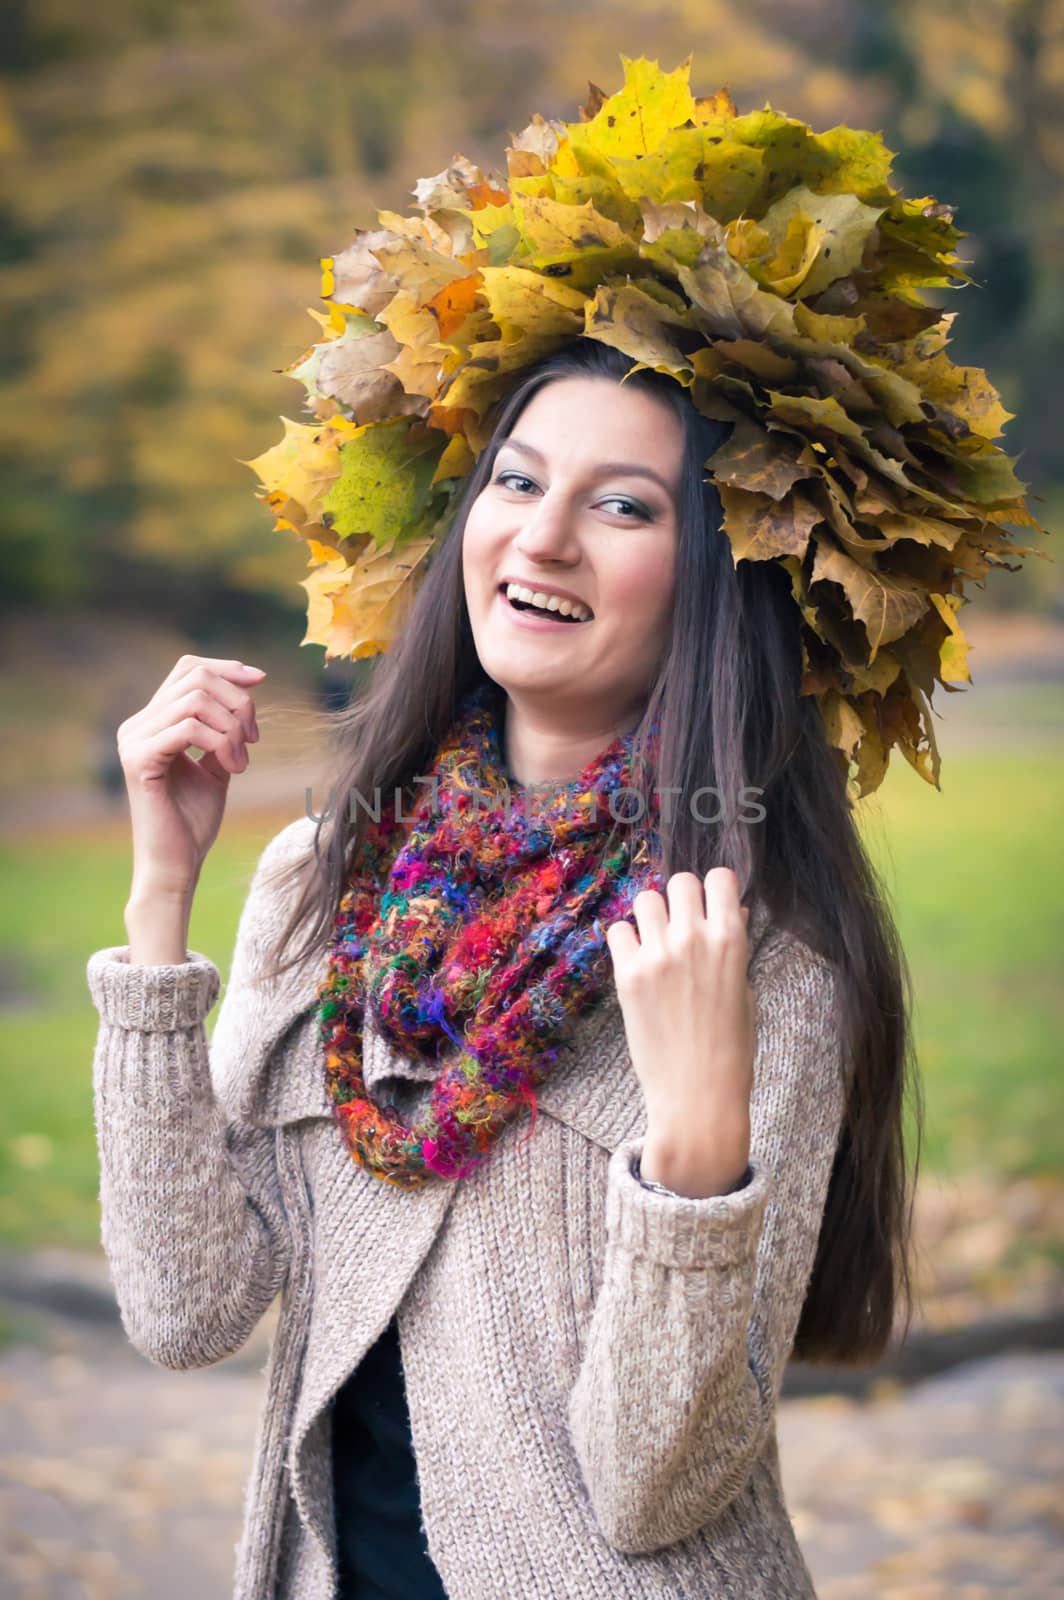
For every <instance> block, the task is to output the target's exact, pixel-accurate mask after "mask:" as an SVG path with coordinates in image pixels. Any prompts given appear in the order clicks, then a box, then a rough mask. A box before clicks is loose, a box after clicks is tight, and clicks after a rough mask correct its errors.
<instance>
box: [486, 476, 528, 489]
mask: <svg viewBox="0 0 1064 1600" xmlns="http://www.w3.org/2000/svg"><path fill="white" fill-rule="evenodd" d="M509 478H516V479H517V480H518V482H519V483H531V484H532V487H533V489H534V488H535V487H536V486H535V483H533V481H532V479H531V478H526V477H525V475H524V473H523V472H500V473H499V475H498V477H496V478H495V479H494V482H495V483H502V484H505V483H506V482H507V479H509Z"/></svg>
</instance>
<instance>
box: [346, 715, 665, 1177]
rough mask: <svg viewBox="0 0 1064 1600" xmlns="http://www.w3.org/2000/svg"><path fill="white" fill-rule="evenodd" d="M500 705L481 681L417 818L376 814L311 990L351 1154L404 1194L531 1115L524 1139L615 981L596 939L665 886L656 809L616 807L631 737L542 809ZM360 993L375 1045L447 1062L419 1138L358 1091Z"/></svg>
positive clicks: (455, 1169)
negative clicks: (544, 1086) (511, 754)
mask: <svg viewBox="0 0 1064 1600" xmlns="http://www.w3.org/2000/svg"><path fill="white" fill-rule="evenodd" d="M492 702H493V691H492V689H491V686H489V685H480V686H478V687H477V688H476V689H474V690H473V691H472V692H471V693H470V694H469V695H468V696H467V697H466V698H465V699H464V700H463V701H462V703H461V705H460V706H459V711H458V716H457V718H456V721H455V723H454V726H453V727H452V729H451V731H450V733H449V734H448V735H447V737H446V738H445V739H444V741H443V743H442V744H441V746H440V749H439V752H438V754H437V758H436V762H435V766H434V778H435V782H434V783H433V784H432V785H430V786H429V790H428V793H426V794H425V796H424V797H423V799H422V801H421V803H420V804H419V805H417V806H416V808H415V809H414V811H413V817H412V821H411V819H410V818H406V817H403V815H402V811H401V808H400V811H399V813H398V814H397V812H396V808H395V805H394V804H392V806H391V808H390V809H389V808H388V807H386V806H385V805H384V804H383V803H382V805H381V807H380V819H379V820H376V819H375V818H374V817H373V816H371V817H370V819H369V823H368V828H367V832H366V836H365V838H364V840H363V843H362V847H361V849H360V851H359V854H358V857H357V860H356V863H355V866H354V868H353V870H352V874H351V876H350V878H349V881H348V887H347V889H346V892H345V894H344V896H343V899H342V900H341V902H340V907H339V910H338V913H337V916H336V922H335V927H334V932H333V941H332V948H331V952H330V965H329V972H328V976H327V977H326V978H325V980H324V981H323V982H322V984H321V986H320V989H319V996H320V999H321V1002H322V1005H321V1028H322V1035H323V1038H324V1043H325V1076H326V1086H327V1089H328V1094H329V1098H330V1100H331V1102H332V1105H333V1109H334V1112H335V1114H336V1118H337V1121H338V1122H339V1125H340V1128H341V1131H342V1133H343V1138H344V1141H345V1143H346V1145H347V1147H348V1150H349V1151H350V1153H351V1155H352V1157H353V1158H354V1159H355V1160H356V1161H358V1162H360V1163H361V1164H362V1165H363V1166H364V1167H366V1168H367V1169H368V1170H369V1171H370V1172H372V1173H373V1174H374V1175H375V1176H377V1177H380V1178H384V1179H385V1180H387V1181H388V1182H391V1183H395V1184H398V1185H401V1186H403V1187H406V1188H412V1187H415V1186H417V1185H418V1184H421V1183H423V1182H425V1181H426V1180H427V1179H430V1178H431V1177H433V1176H437V1177H440V1178H447V1179H451V1180H454V1179H458V1178H462V1177H464V1176H465V1175H466V1174H467V1173H468V1172H470V1171H471V1170H472V1168H473V1167H474V1166H476V1165H477V1164H478V1163H479V1162H480V1161H482V1160H483V1159H484V1157H485V1156H486V1155H487V1154H488V1153H489V1152H490V1150H491V1148H492V1146H493V1144H494V1142H495V1140H496V1139H497V1138H498V1136H499V1134H500V1133H501V1132H502V1129H503V1128H504V1127H505V1126H506V1124H507V1123H508V1122H510V1121H511V1119H512V1118H513V1117H514V1116H516V1115H517V1114H518V1113H519V1112H520V1111H521V1110H522V1108H523V1107H525V1106H528V1107H529V1108H530V1110H531V1113H532V1128H530V1130H529V1137H530V1136H531V1132H532V1129H534V1127H535V1118H536V1097H535V1087H536V1085H537V1084H539V1083H541V1082H542V1081H543V1079H544V1078H545V1077H546V1076H547V1074H548V1073H549V1072H550V1070H551V1068H552V1066H553V1065H554V1064H555V1063H556V1062H557V1060H558V1058H559V1055H560V1054H561V1052H562V1050H563V1049H565V1048H566V1031H567V1025H568V1024H569V1022H570V1020H571V1019H572V1018H574V1017H575V1016H576V1015H578V1014H579V1013H580V1012H582V1011H585V1010H587V1009H588V1008H589V1007H590V1006H591V1005H592V1004H593V1003H594V1001H595V1000H596V998H597V997H598V996H599V995H600V993H601V992H602V990H603V988H604V986H605V984H606V983H607V982H608V981H609V978H610V972H611V961H610V953H609V949H608V947H607V945H606V928H607V927H608V926H609V924H610V923H611V922H614V921H617V920H618V919H619V918H621V917H623V916H625V915H626V914H627V913H628V912H629V911H630V908H631V903H632V900H633V899H634V898H635V895H636V894H637V893H638V892H639V890H640V889H642V888H646V887H657V888H660V887H661V883H662V880H661V875H660V873H658V872H657V871H656V869H655V868H654V867H653V866H652V862H653V861H654V860H655V859H656V849H655V846H656V843H657V838H656V829H657V825H658V820H659V819H658V813H657V805H656V796H655V797H654V798H653V802H652V805H651V809H650V810H649V811H648V813H647V814H646V815H645V816H643V817H640V818H638V820H635V819H636V817H637V812H638V806H637V804H636V802H635V801H634V800H633V799H632V798H630V797H629V794H627V793H622V791H631V789H632V781H633V770H632V745H633V735H631V734H627V735H624V736H622V737H619V738H618V739H616V740H615V741H614V743H613V744H611V745H610V746H609V747H608V748H607V749H606V750H603V751H602V752H601V753H600V754H599V755H598V756H596V757H595V759H594V760H592V761H590V762H589V763H588V765H587V766H586V767H585V768H584V770H583V771H582V772H581V773H580V774H579V776H578V777H577V778H576V779H574V780H573V781H572V782H570V783H567V784H553V785H550V786H549V787H548V791H547V793H546V795H545V796H544V797H543V798H542V799H541V798H539V796H538V795H537V793H536V791H534V790H532V789H528V790H526V789H523V788H522V787H521V786H519V785H516V784H515V783H513V781H512V780H510V779H508V777H507V775H506V771H505V763H504V760H503V757H502V753H501V743H500V737H499V731H498V726H497V722H496V716H495V712H494V710H493V704H492ZM651 748H653V746H652V747H651ZM629 818H630V819H632V820H631V821H629V822H626V819H629ZM617 821H621V822H622V823H625V825H624V826H622V827H621V829H620V830H618V835H617V837H616V838H615V839H614V841H613V843H612V844H610V845H609V847H608V849H607V838H608V835H609V834H610V831H611V829H613V827H614V824H615V822H617ZM367 997H368V999H369V1003H370V1005H371V1007H372V1013H373V1018H374V1022H375V1024H376V1026H377V1027H378V1029H379V1031H380V1032H381V1033H382V1035H383V1036H384V1037H386V1038H387V1039H389V1040H390V1041H391V1042H392V1043H393V1044H394V1045H395V1046H396V1047H397V1048H399V1049H400V1050H403V1051H404V1052H405V1053H406V1054H408V1055H413V1054H420V1055H423V1056H426V1057H429V1058H431V1059H435V1060H437V1061H441V1070H440V1073H439V1076H438V1077H437V1078H436V1080H435V1083H434V1085H433V1093H432V1102H431V1105H430V1106H429V1107H428V1109H427V1110H426V1112H425V1114H424V1116H423V1117H422V1118H421V1120H420V1121H419V1122H417V1124H416V1125H413V1126H407V1125H406V1124H405V1123H404V1122H403V1120H402V1118H401V1117H400V1116H399V1114H398V1112H397V1111H396V1109H395V1107H394V1106H391V1105H377V1104H375V1103H374V1101H373V1100H371V1099H370V1097H369V1095H368V1093H367V1091H366V1085H365V1082H364V1079H363V1074H362V1025H363V1018H364V1016H365V1009H366V1004H367Z"/></svg>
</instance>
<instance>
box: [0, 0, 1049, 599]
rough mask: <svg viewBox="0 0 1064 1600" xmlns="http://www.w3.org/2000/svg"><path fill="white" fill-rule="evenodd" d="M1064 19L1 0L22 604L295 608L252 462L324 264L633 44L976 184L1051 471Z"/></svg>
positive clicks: (834, 5)
mask: <svg viewBox="0 0 1064 1600" xmlns="http://www.w3.org/2000/svg"><path fill="white" fill-rule="evenodd" d="M1062 15H1064V0H972V3H971V4H970V5H960V4H957V3H953V0H921V4H919V5H917V4H916V3H915V0H896V3H894V4H889V3H887V4H884V3H880V4H878V5H876V4H873V3H872V0H802V3H801V4H799V3H798V0H750V3H748V4H745V5H744V6H742V7H736V6H734V5H732V4H731V3H730V0H700V3H699V5H698V7H697V8H694V7H692V5H691V4H689V3H688V0H660V3H657V4H655V5H654V6H653V7H650V6H649V5H647V4H646V3H645V0H627V3H626V0H611V3H610V4H609V5H606V4H604V3H599V0H588V4H587V5H586V6H585V7H583V8H573V7H572V6H571V5H570V4H568V0H542V3H541V4H540V5H538V6H537V7H535V8H531V7H528V6H527V5H522V4H518V3H517V0H496V3H495V4H493V5H492V6H490V7H489V5H488V4H487V0H436V3H435V4H432V3H430V0H392V3H391V4H390V5H389V7H388V9H387V12H386V14H382V13H381V12H380V11H378V10H376V9H375V8H373V9H371V8H367V7H364V6H361V5H359V4H358V0H108V4H107V5H106V6H97V7H86V6H84V5H83V4H82V3H81V0H34V3H33V4H32V5H31V4H30V3H29V0H8V4H7V5H6V6H5V7H4V8H2V10H0V441H2V442H0V471H2V472H3V477H4V483H5V494H4V497H3V499H2V501H0V539H2V541H3V562H4V579H5V581H4V585H3V591H2V592H3V598H4V599H5V600H7V601H8V602H11V601H21V602H34V603H39V602H42V601H43V602H49V603H51V602H55V603H60V602H63V603H65V602H68V601H69V600H71V599H72V598H80V599H82V600H83V601H86V602H91V603H93V604H97V605H113V604H121V605H125V606H127V607H130V608H133V609H138V610H144V609H145V608H151V609H152V611H153V613H158V614H165V615H166V616H167V617H168V618H169V620H171V621H181V622H185V621H186V620H189V618H188V613H189V612H191V613H192V618H191V620H193V621H194V622H195V624H196V626H198V627H201V628H202V627H208V626H209V625H210V621H209V618H210V613H211V611H212V610H214V611H221V612H223V613H224V614H226V615H232V614H233V608H234V607H239V606H240V604H241V603H242V597H243V598H244V599H246V600H247V602H248V603H249V604H250V605H251V606H252V607H260V608H266V609H269V608H270V607H275V608H278V611H277V614H278V615H279V614H281V613H282V612H284V613H287V614H288V615H289V616H290V617H291V616H294V615H295V614H297V613H299V612H300V611H301V609H302V593H301V591H300V590H299V588H298V579H299V578H300V577H301V576H302V575H303V571H304V566H303V562H304V556H303V553H302V549H301V547H300V546H299V544H298V541H296V539H295V538H294V536H292V537H291V538H289V537H287V536H285V535H280V534H274V533H272V532H271V529H270V519H269V517H268V516H267V514H266V512H265V511H264V509H263V508H262V507H261V506H260V505H259V504H258V503H257V502H256V500H255V498H254V488H255V480H254V478H253V475H252V474H251V473H250V472H249V471H248V469H247V468H246V467H244V466H242V465H241V464H240V463H241V460H243V459H247V458H249V457H251V456H254V455H256V454H258V453H260V452H261V451H262V450H263V449H265V448H267V447H268V446H269V445H270V444H271V443H273V442H275V440H276V439H277V437H278V436H279V434H280V424H279V420H278V419H279V417H280V416H281V415H282V414H283V415H288V416H292V417H294V418H295V419H300V418H301V417H302V416H303V415H304V413H303V411H302V391H301V389H300V388H299V387H298V385H296V384H294V383H293V382H292V381H291V380H290V379H287V378H284V377H282V376H279V375H278V372H279V369H280V368H281V367H283V366H284V365H286V364H287V363H288V362H291V361H293V360H295V359H296V358H298V356H299V355H300V354H301V353H302V351H303V350H304V349H305V348H306V347H307V346H308V345H309V344H310V342H311V340H312V339H313V338H314V336H315V334H316V332H317V328H316V326H315V325H314V324H313V323H312V322H311V319H310V318H309V317H308V316H307V314H306V308H307V307H312V306H313V307H318V306H319V305H320V299H319V294H320V282H319V273H318V267H317V260H318V257H319V256H321V255H326V254H329V253H331V252H332V251H334V250H337V249H341V248H342V247H343V245H344V244H345V243H346V241H347V239H348V237H349V234H350V229H351V228H352V227H353V226H356V225H358V226H367V225H369V224H370V223H371V222H372V221H373V217H374V211H375V208H376V207H378V206H385V207H390V208H393V209H397V210H401V209H403V208H404V206H405V205H406V204H407V203H408V201H409V194H410V190H411V188H412V185H413V183H414V181H415V179H417V178H418V177H421V176H424V175H426V174H428V173H431V172H435V171H438V170H440V169H441V168H442V167H443V166H444V165H445V164H446V163H447V162H448V161H449V160H450V158H451V156H452V155H453V154H454V152H455V151H456V150H461V151H463V152H464V153H465V154H467V155H469V156H471V157H472V158H473V159H477V160H482V161H486V162H487V163H489V164H493V163H499V162H500V160H501V153H502V148H503V145H504V143H505V141H506V137H507V135H508V133H509V132H511V131H516V130H517V129H518V128H519V127H521V126H522V125H523V123H524V121H525V119H526V118H527V116H528V115H529V114H530V113H531V111H532V110H533V109H539V110H542V111H543V112H544V113H546V114H549V115H563V116H572V115H573V113H574V110H575V107H576V106H577V105H578V104H579V103H580V101H581V100H582V99H583V97H584V94H585V91H586V83H587V80H588V79H594V80H595V81H596V82H600V83H604V84H608V83H610V82H613V81H615V80H616V78H617V75H618V67H619V63H618V60H617V56H618V52H619V51H621V50H623V51H624V52H625V53H626V54H630V55H635V54H642V53H645V54H647V55H650V56H656V57H658V58H659V59H661V60H662V61H663V62H669V63H673V62H676V61H680V60H682V59H683V58H684V57H685V56H686V55H687V54H688V53H690V52H693V53H694V57H695V71H696V74H697V78H698V81H699V84H700V86H701V87H702V88H703V89H707V90H708V89H709V88H712V87H716V86H717V85H718V84H719V83H721V82H725V81H727V82H729V83H730V85H731V88H732V92H733V93H734V94H735V96H736V98H737V99H738V100H740V101H741V102H742V103H744V104H747V105H757V104H759V103H761V102H763V101H764V100H765V99H766V98H770V99H771V100H772V102H773V103H774V104H776V105H779V106H781V107H782V108H783V109H785V110H793V111H794V112H795V113H796V114H798V115H801V116H806V117H809V118H810V119H811V120H815V121H816V122H817V123H818V124H820V125H822V126H828V125H831V123H832V122H837V121H848V122H850V123H852V124H856V125H869V124H870V123H871V124H873V125H876V126H882V127H883V128H884V131H885V132H886V133H887V135H888V140H889V142H890V143H891V145H892V147H893V148H895V149H899V150H901V151H902V152H903V155H902V157H901V159H900V161H899V166H900V169H901V171H902V173H903V175H904V176H905V178H906V180H907V186H908V187H909V188H910V189H915V190H918V191H920V192H928V191H929V192H932V193H936V192H937V193H939V194H940V195H941V196H942V197H943V198H945V199H947V200H950V201H952V202H955V203H957V204H958V205H959V207H960V216H959V221H960V223H961V225H962V226H964V227H966V228H968V229H969V230H970V232H971V234H972V238H971V240H970V244H971V250H970V252H969V253H970V254H972V255H973V259H974V263H975V265H974V268H973V271H974V273H975V276H976V277H977V278H978V279H979V280H980V282H981V283H982V284H983V285H984V287H981V288H979V289H974V288H973V289H971V290H966V291H964V293H963V294H962V295H960V296H958V297H956V298H955V299H954V301H953V303H954V304H955V305H957V306H958V307H959V308H960V309H961V310H962V315H961V317H960V319H959V321H958V333H957V342H958V345H959V346H961V348H962V352H963V356H964V358H965V359H970V360H971V361H973V362H975V363H976V364H979V365H984V364H985V365H987V366H989V367H990V369H991V372H992V374H993V376H994V377H995V378H996V379H998V380H999V381H1000V382H1001V384H1002V387H1003V389H1004V391H1005V398H1006V401H1007V403H1008V404H1009V406H1010V409H1012V410H1019V411H1020V417H1019V419H1018V420H1017V422H1016V423H1015V424H1013V425H1012V426H1011V427H1010V430H1009V434H1008V439H1009V444H1010V447H1011V448H1012V450H1013V452H1014V453H1015V451H1017V450H1019V449H1020V448H1021V446H1022V447H1024V458H1023V463H1022V468H1023V470H1024V471H1025V475H1026V476H1027V477H1028V478H1031V479H1035V480H1037V482H1038V483H1039V485H1040V486H1044V487H1045V488H1047V489H1051V488H1052V485H1053V484H1054V482H1060V481H1064V444H1062V443H1061V440H1060V438H1059V436H1058V430H1057V428H1056V424H1055V420H1054V408H1053V406H1052V405H1051V404H1050V392H1049V384H1050V383H1051V382H1053V381H1054V379H1055V366H1056V361H1057V359H1059V355H1060V354H1061V353H1062V351H1061V343H1062V332H1061V318H1062V315H1064V312H1062V309H1061V303H1060V300H1059V296H1058V295H1057V294H1056V283H1057V281H1059V273H1060V266H1061V261H1060V256H1061V240H1062V234H1061V202H1060V197H1059V193H1060V185H1059V178H1060V174H1061V169H1062V167H1064V127H1062V125H1061V112H1060V105H1061V97H1060V95H1059V93H1058V92H1057V91H1059V88H1060V86H1061V83H1062V81H1064V22H1062V20H1061V19H1062ZM561 39H564V41H565V48H564V49H560V48H559V43H558V42H559V40H561ZM1047 357H1048V358H1049V359H1047ZM1051 373H1052V374H1053V377H1051V376H1050V374H1051ZM1028 566H1029V567H1030V568H1031V569H1034V568H1038V569H1040V570H1039V572H1038V573H1037V574H1036V577H1035V580H1034V581H1038V582H1044V581H1045V580H1046V577H1047V576H1048V577H1049V578H1050V579H1051V580H1052V581H1054V582H1055V581H1056V580H1055V569H1054V568H1052V567H1047V566H1046V565H1045V564H1044V563H1040V562H1037V563H1029V564H1028ZM1025 581H1026V579H1025ZM190 597H194V598H190Z"/></svg>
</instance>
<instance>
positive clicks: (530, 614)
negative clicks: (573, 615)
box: [498, 589, 587, 633]
mask: <svg viewBox="0 0 1064 1600" xmlns="http://www.w3.org/2000/svg"><path fill="white" fill-rule="evenodd" d="M498 602H499V605H500V606H502V607H503V609H504V611H505V613H506V620H507V622H508V623H509V624H510V625H511V626H512V627H516V628H520V629H521V630H522V632H532V633H535V632H539V633H543V632H549V633H562V632H566V633H576V632H579V630H580V629H581V628H586V627H587V623H586V622H567V621H566V620H565V618H564V617H560V616H558V615H557V614H556V613H554V612H550V611H535V610H532V609H528V610H525V611H519V610H518V609H517V608H516V606H513V605H511V604H510V602H509V600H508V599H507V598H506V594H505V592H504V591H503V590H502V589H500V590H499V591H498Z"/></svg>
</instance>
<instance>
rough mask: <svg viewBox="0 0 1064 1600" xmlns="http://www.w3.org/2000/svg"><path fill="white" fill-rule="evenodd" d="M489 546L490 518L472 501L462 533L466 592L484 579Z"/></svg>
mask: <svg viewBox="0 0 1064 1600" xmlns="http://www.w3.org/2000/svg"><path fill="white" fill-rule="evenodd" d="M491 546H492V529H491V518H490V517H488V516H486V515H484V514H483V512H482V511H478V507H477V504H476V503H474V504H473V506H472V507H471V508H470V512H469V515H468V516H467V518H466V524H465V529H464V531H463V534H462V573H463V576H464V578H465V584H466V592H467V593H468V592H469V590H471V589H472V590H473V591H474V592H475V591H476V590H477V587H478V585H479V584H482V583H483V582H484V581H485V574H486V571H487V567H488V562H489V558H490V555H491Z"/></svg>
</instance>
